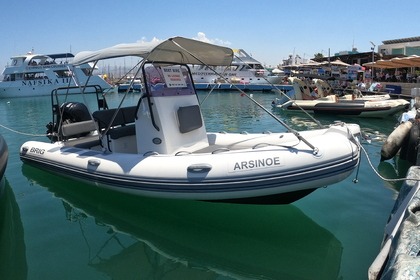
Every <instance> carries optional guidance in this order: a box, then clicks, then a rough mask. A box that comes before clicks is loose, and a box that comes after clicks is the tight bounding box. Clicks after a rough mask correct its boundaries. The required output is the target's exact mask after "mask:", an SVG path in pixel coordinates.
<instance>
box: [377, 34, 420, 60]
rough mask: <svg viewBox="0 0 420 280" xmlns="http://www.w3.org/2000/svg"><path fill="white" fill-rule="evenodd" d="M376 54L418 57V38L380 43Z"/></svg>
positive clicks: (419, 38) (419, 50)
mask: <svg viewBox="0 0 420 280" xmlns="http://www.w3.org/2000/svg"><path fill="white" fill-rule="evenodd" d="M382 43H383V44H382V45H379V46H378V53H379V54H382V55H383V56H385V55H406V56H409V55H414V54H415V55H420V37H410V38H402V39H394V40H386V41H382Z"/></svg>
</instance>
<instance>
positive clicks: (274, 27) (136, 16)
mask: <svg viewBox="0 0 420 280" xmlns="http://www.w3.org/2000/svg"><path fill="white" fill-rule="evenodd" d="M419 14H420V4H419V2H418V1H417V0H408V1H401V2H399V1H388V0H382V1H369V0H365V1H361V0H353V1H327V0H317V1H309V0H305V1H303V0H302V1H299V0H296V1H293V2H292V1H282V0H260V1H247V0H242V1H240V0H212V1H205V0H161V1H158V0H131V1H124V0H113V1H112V0H101V1H96V0H85V1H81V0H72V1H53V0H37V1H7V2H5V3H3V4H2V12H1V16H0V18H1V22H2V27H3V28H2V31H1V33H0V38H1V40H0V68H1V70H3V68H4V66H5V65H6V63H9V61H10V57H11V56H14V55H19V54H24V53H26V52H28V51H31V50H32V49H33V50H34V52H36V53H43V54H47V53H61V52H69V51H70V50H71V52H73V53H74V54H76V53H77V52H79V51H84V50H96V49H101V48H105V47H109V46H112V45H115V44H119V43H130V42H136V41H141V40H143V41H150V40H152V39H153V38H157V39H166V38H168V37H174V36H184V37H188V38H198V37H200V38H205V40H208V41H210V42H213V43H216V44H219V45H224V46H228V47H231V48H242V49H245V50H246V51H247V52H248V53H250V54H252V56H253V57H254V58H256V59H257V60H259V61H261V62H263V63H265V64H267V65H277V64H279V63H281V62H282V60H283V59H285V58H287V56H288V55H289V54H292V53H296V54H299V55H300V56H301V57H305V58H312V57H313V55H314V54H315V53H321V52H322V53H323V54H324V56H327V55H328V50H330V53H331V54H334V53H336V52H339V51H344V50H351V48H352V47H353V46H354V47H357V49H358V51H360V52H366V51H370V48H371V44H370V42H369V41H372V42H374V43H375V44H376V45H379V44H381V43H382V41H384V40H389V39H398V38H405V37H414V36H420V31H419V30H418V28H419V26H420V17H419Z"/></svg>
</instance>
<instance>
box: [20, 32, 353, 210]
mask: <svg viewBox="0 0 420 280" xmlns="http://www.w3.org/2000/svg"><path fill="white" fill-rule="evenodd" d="M123 56H140V57H142V58H143V61H142V64H141V75H142V79H141V80H142V82H143V83H144V84H143V91H142V93H141V94H140V98H139V101H138V103H137V104H135V105H134V106H123V102H122V103H120V105H119V106H118V107H117V108H111V109H110V108H108V107H107V106H105V105H106V104H107V102H104V100H101V102H99V103H98V104H101V105H102V107H101V109H99V110H97V111H95V112H93V113H90V110H89V109H88V108H87V106H86V104H84V103H80V102H69V101H67V102H65V103H63V104H56V103H55V102H56V100H58V99H57V98H52V101H53V103H54V104H53V108H54V109H53V121H52V122H51V123H50V125H49V131H50V133H49V134H48V136H49V137H50V139H51V143H46V142H43V141H28V142H26V143H24V144H23V145H22V146H21V149H20V158H21V159H22V161H23V162H24V163H27V164H31V165H34V166H37V167H39V168H41V169H44V170H49V171H51V172H55V173H58V174H60V175H62V176H68V177H71V178H74V179H78V180H83V181H86V182H89V183H90V184H93V185H95V186H97V187H104V188H109V189H113V190H116V191H121V192H125V193H130V194H136V195H141V196H150V197H158V198H172V199H189V200H204V201H218V202H233V203H270V204H271V203H290V202H292V201H294V200H296V199H299V198H301V197H303V196H305V195H307V194H309V193H310V192H312V191H313V190H315V189H317V188H319V187H324V186H327V185H331V184H334V183H337V182H339V181H342V180H344V179H345V178H347V177H348V176H349V175H350V174H352V172H353V171H354V169H355V168H356V167H357V165H358V164H359V159H360V144H359V142H358V135H359V134H360V128H359V126H358V125H356V124H345V123H335V124H332V125H330V126H328V127H325V128H320V129H315V130H308V131H299V132H298V131H295V130H293V129H292V128H290V127H288V126H287V124H285V123H284V122H283V121H282V120H280V119H278V118H277V117H276V116H275V115H273V114H272V113H271V112H270V111H269V110H267V109H265V108H264V107H263V106H261V105H260V104H258V103H257V102H256V101H255V100H254V99H253V98H252V96H250V95H248V94H246V93H245V92H241V94H242V95H244V96H246V97H248V98H249V99H250V100H251V101H252V102H255V103H256V104H258V105H259V107H260V108H261V109H263V110H265V111H266V112H267V113H268V114H270V115H271V116H272V117H273V118H275V119H276V120H277V121H278V122H279V123H280V124H282V125H283V126H285V127H286V128H287V132H276V133H274V132H266V133H225V132H208V131H207V130H206V126H205V121H204V120H203V116H202V113H201V106H200V105H201V104H200V103H199V99H198V96H197V94H196V90H195V88H194V83H193V79H192V75H191V71H190V67H189V65H198V64H203V65H207V66H208V65H225V66H229V65H230V64H231V61H232V57H233V51H232V50H231V49H230V48H225V47H220V46H215V45H211V44H208V43H204V42H200V41H196V40H191V39H187V38H182V37H175V38H170V39H168V40H165V41H163V42H159V43H134V44H120V45H117V46H114V47H110V48H106V49H102V50H98V51H92V52H82V53H79V54H77V55H76V57H75V59H74V62H73V63H74V64H75V65H81V64H85V63H89V62H94V61H95V62H96V61H98V60H101V59H107V58H116V57H123ZM209 67H210V66H209Z"/></svg>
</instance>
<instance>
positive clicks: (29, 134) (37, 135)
mask: <svg viewBox="0 0 420 280" xmlns="http://www.w3.org/2000/svg"><path fill="white" fill-rule="evenodd" d="M0 127H3V128H4V129H7V130H9V131H11V132H14V133H17V134H21V135H27V136H35V137H41V136H42V137H46V136H47V134H46V133H45V134H31V133H25V132H20V131H17V130H14V129H11V128H10V127H7V126H4V125H2V124H0Z"/></svg>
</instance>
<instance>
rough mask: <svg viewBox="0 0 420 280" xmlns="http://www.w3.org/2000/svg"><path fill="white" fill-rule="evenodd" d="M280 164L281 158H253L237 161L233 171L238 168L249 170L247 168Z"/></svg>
mask: <svg viewBox="0 0 420 280" xmlns="http://www.w3.org/2000/svg"><path fill="white" fill-rule="evenodd" d="M278 165H280V158H279V157H273V158H264V159H252V160H246V161H238V162H236V163H235V166H234V167H233V171H237V170H247V169H254V168H264V167H272V166H278Z"/></svg>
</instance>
